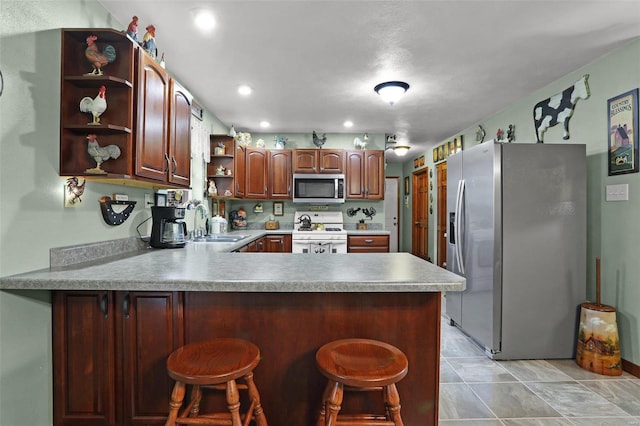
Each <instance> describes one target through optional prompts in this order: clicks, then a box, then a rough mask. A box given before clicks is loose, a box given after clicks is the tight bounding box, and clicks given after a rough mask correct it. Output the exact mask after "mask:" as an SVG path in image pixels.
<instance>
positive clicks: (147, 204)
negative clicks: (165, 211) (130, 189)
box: [144, 194, 155, 209]
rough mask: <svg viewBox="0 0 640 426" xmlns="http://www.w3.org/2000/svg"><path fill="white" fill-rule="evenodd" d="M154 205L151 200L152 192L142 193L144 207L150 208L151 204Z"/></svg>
mask: <svg viewBox="0 0 640 426" xmlns="http://www.w3.org/2000/svg"><path fill="white" fill-rule="evenodd" d="M154 205H155V203H154V202H153V194H144V208H145V209H150V208H151V206H154Z"/></svg>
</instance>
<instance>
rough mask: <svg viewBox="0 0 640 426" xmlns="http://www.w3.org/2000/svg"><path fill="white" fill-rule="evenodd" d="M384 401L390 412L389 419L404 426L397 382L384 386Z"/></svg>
mask: <svg viewBox="0 0 640 426" xmlns="http://www.w3.org/2000/svg"><path fill="white" fill-rule="evenodd" d="M384 402H385V406H386V408H387V412H388V413H389V420H391V421H393V424H394V425H395V426H404V423H402V417H400V395H399V394H398V388H396V385H395V384H390V385H388V386H385V387H384Z"/></svg>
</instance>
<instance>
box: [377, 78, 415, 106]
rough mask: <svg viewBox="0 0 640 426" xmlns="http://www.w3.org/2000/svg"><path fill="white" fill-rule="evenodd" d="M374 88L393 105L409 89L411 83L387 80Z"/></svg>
mask: <svg viewBox="0 0 640 426" xmlns="http://www.w3.org/2000/svg"><path fill="white" fill-rule="evenodd" d="M373 90H374V91H375V92H376V93H377V94H378V95H380V97H382V99H383V100H384V101H385V102H387V103H388V104H389V105H391V106H393V104H395V103H396V102H398V100H400V98H401V97H402V95H404V94H405V92H406V91H407V90H409V85H408V84H407V83H405V82H404V81H387V82H384V83H380V84H378V85H377V86H376V87H374V88H373Z"/></svg>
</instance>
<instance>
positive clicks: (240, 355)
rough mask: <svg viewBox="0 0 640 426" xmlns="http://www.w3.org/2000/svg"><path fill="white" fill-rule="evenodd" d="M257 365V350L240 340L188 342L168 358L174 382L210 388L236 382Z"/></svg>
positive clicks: (258, 353)
mask: <svg viewBox="0 0 640 426" xmlns="http://www.w3.org/2000/svg"><path fill="white" fill-rule="evenodd" d="M259 362H260V350H259V349H258V347H257V346H256V345H254V344H253V343H251V342H247V341H246V340H242V339H232V338H219V339H214V340H209V341H205V342H196V343H190V344H188V345H185V346H182V347H181V348H178V349H177V350H175V351H174V352H173V353H172V354H171V355H169V358H168V359H167V372H168V374H169V377H171V378H172V379H173V380H175V381H178V382H182V383H189V384H194V385H213V384H218V383H225V382H228V381H231V380H235V379H238V378H240V377H243V376H245V375H247V374H248V373H249V372H251V371H252V370H253V369H254V368H255V367H256V366H257V365H258V363H259Z"/></svg>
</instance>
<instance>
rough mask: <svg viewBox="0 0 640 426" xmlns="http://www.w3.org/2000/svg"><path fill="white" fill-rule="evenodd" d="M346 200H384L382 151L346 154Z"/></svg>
mask: <svg viewBox="0 0 640 426" xmlns="http://www.w3.org/2000/svg"><path fill="white" fill-rule="evenodd" d="M345 156H346V173H345V176H346V184H345V187H346V189H345V197H346V198H347V199H366V200H383V199H384V151H378V150H364V151H347V152H346V155H345Z"/></svg>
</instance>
